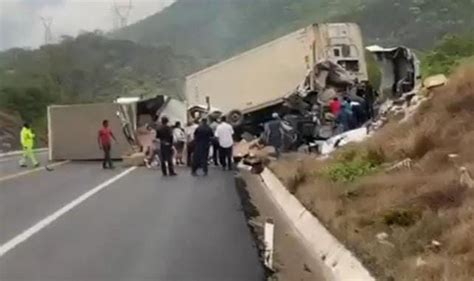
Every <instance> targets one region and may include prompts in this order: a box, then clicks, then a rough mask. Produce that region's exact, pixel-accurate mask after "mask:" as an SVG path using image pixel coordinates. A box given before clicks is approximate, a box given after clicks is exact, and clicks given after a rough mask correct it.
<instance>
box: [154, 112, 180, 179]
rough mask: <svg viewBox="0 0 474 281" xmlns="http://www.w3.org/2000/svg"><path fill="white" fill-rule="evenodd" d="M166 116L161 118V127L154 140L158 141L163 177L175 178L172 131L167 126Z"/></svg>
mask: <svg viewBox="0 0 474 281" xmlns="http://www.w3.org/2000/svg"><path fill="white" fill-rule="evenodd" d="M168 123H169V120H168V118H167V117H166V116H164V117H162V118H161V125H160V126H159V128H158V130H157V131H156V138H158V139H159V140H160V161H161V171H162V172H163V176H167V175H168V173H169V175H170V176H176V173H175V172H174V168H173V130H172V129H171V127H170V126H168Z"/></svg>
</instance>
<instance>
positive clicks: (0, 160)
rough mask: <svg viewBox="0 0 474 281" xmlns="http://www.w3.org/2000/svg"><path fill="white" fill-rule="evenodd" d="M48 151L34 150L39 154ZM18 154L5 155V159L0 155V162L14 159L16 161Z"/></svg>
mask: <svg viewBox="0 0 474 281" xmlns="http://www.w3.org/2000/svg"><path fill="white" fill-rule="evenodd" d="M47 152H48V151H40V152H36V155H41V154H46V153H47ZM17 156H18V155H16V156H15V155H11V156H5V159H2V158H3V157H2V156H0V163H3V162H8V161H13V160H16V161H18V160H19V159H20V158H19V157H17Z"/></svg>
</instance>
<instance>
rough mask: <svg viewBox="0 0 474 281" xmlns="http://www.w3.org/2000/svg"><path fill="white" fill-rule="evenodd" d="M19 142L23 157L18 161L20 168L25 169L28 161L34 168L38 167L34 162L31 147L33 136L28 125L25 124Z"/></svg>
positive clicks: (34, 158)
mask: <svg viewBox="0 0 474 281" xmlns="http://www.w3.org/2000/svg"><path fill="white" fill-rule="evenodd" d="M20 141H21V147H22V149H23V155H22V157H21V159H20V167H27V165H26V161H27V160H28V159H30V161H31V164H33V166H34V167H38V166H39V163H38V161H37V160H36V157H35V152H34V151H33V146H34V143H35V134H34V133H33V131H32V130H31V128H30V124H28V123H25V124H24V125H23V128H22V129H21V132H20Z"/></svg>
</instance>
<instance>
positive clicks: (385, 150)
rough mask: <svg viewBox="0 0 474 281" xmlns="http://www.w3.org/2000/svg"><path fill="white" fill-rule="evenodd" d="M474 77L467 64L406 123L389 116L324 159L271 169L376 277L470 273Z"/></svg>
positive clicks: (473, 259) (473, 251)
mask: <svg viewBox="0 0 474 281" xmlns="http://www.w3.org/2000/svg"><path fill="white" fill-rule="evenodd" d="M472 81H474V65H472V64H471V65H469V64H468V65H466V66H463V67H461V68H458V69H457V70H455V71H454V73H453V74H452V75H451V76H450V78H449V83H448V84H447V85H446V86H444V87H440V88H437V89H435V90H434V91H433V92H432V93H431V94H430V95H429V96H428V97H429V98H428V100H426V101H425V102H424V103H422V104H421V105H420V106H419V108H418V111H417V112H416V113H415V114H414V115H413V116H412V117H411V118H409V119H408V121H406V122H397V121H396V120H392V121H390V122H389V123H388V124H387V125H386V126H385V127H384V128H382V129H381V130H380V131H377V132H375V133H374V135H373V136H372V137H371V138H369V139H367V140H366V141H364V142H361V143H357V144H350V145H348V146H347V147H343V148H341V149H340V150H338V151H336V152H335V153H334V154H332V155H331V156H330V157H329V158H327V159H325V160H324V161H321V159H317V158H315V157H313V156H308V155H301V154H299V155H295V156H285V157H284V158H282V159H280V160H279V161H277V162H274V163H272V165H271V168H272V169H273V170H274V171H275V174H277V175H278V176H279V177H280V178H281V179H282V180H283V181H284V183H285V185H286V186H287V187H288V189H289V191H290V192H292V193H293V194H295V196H296V197H297V198H298V199H299V200H300V201H301V202H302V203H303V205H305V207H306V208H307V209H308V210H310V211H311V212H312V213H313V214H315V215H316V216H317V217H318V218H319V219H320V220H321V221H322V222H323V223H324V224H325V225H326V226H327V227H328V228H329V229H330V230H331V232H332V233H333V234H334V235H336V237H338V238H339V239H340V240H341V241H344V242H345V244H346V246H347V247H348V248H349V249H351V250H352V251H353V252H354V253H355V254H356V255H357V256H358V257H359V258H360V259H361V260H362V261H363V263H364V264H365V266H367V267H368V268H369V269H370V270H371V271H372V273H373V274H374V275H375V276H376V277H377V280H397V281H413V280H423V281H439V280H450V281H451V280H453V281H454V280H456V281H458V280H459V281H467V280H472V277H473V276H474V267H473V264H474V243H473V240H472V237H473V235H474V217H473V213H472V206H473V204H474V181H472V178H471V177H472V175H473V173H472V172H473V170H474V153H473V152H474V150H473V149H472V142H473V140H474V123H473V122H472V119H473V118H474V110H473V109H474V84H473V83H472ZM452 154H456V155H457V157H452V156H450V155H452ZM408 159H409V160H408ZM401 161H402V162H401ZM396 163H405V165H398V168H393V167H394V166H393V165H394V164H396ZM467 174H469V176H468V175H467ZM466 178H471V180H468V179H466ZM381 235H382V236H381Z"/></svg>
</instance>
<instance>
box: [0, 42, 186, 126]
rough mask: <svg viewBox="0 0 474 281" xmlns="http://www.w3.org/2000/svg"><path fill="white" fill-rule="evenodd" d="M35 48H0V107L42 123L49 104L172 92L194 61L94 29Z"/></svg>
mask: <svg viewBox="0 0 474 281" xmlns="http://www.w3.org/2000/svg"><path fill="white" fill-rule="evenodd" d="M63 39H64V40H63V41H62V43H60V44H57V45H48V46H43V47H41V48H40V49H37V50H24V49H11V50H8V51H5V52H2V53H0V110H2V109H4V110H9V111H10V112H18V113H19V114H20V115H21V117H22V118H23V119H26V120H29V121H31V122H33V123H37V124H38V125H39V124H43V125H44V122H43V121H42V119H44V118H45V114H44V113H45V110H46V106H47V105H48V104H51V103H56V104H58V103H80V102H92V101H94V102H100V101H108V100H112V99H113V98H115V97H116V96H126V95H155V94H168V95H177V94H178V92H179V90H180V88H181V83H182V74H183V73H186V72H188V71H189V70H188V69H189V68H193V60H192V59H190V58H188V57H184V56H177V55H175V54H174V52H173V50H171V49H170V48H169V47H160V48H155V47H144V46H139V45H137V44H135V43H133V42H131V41H124V40H110V39H107V38H105V37H102V36H101V35H100V34H98V33H86V34H82V35H80V36H78V37H77V38H71V37H65V38H63Z"/></svg>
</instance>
